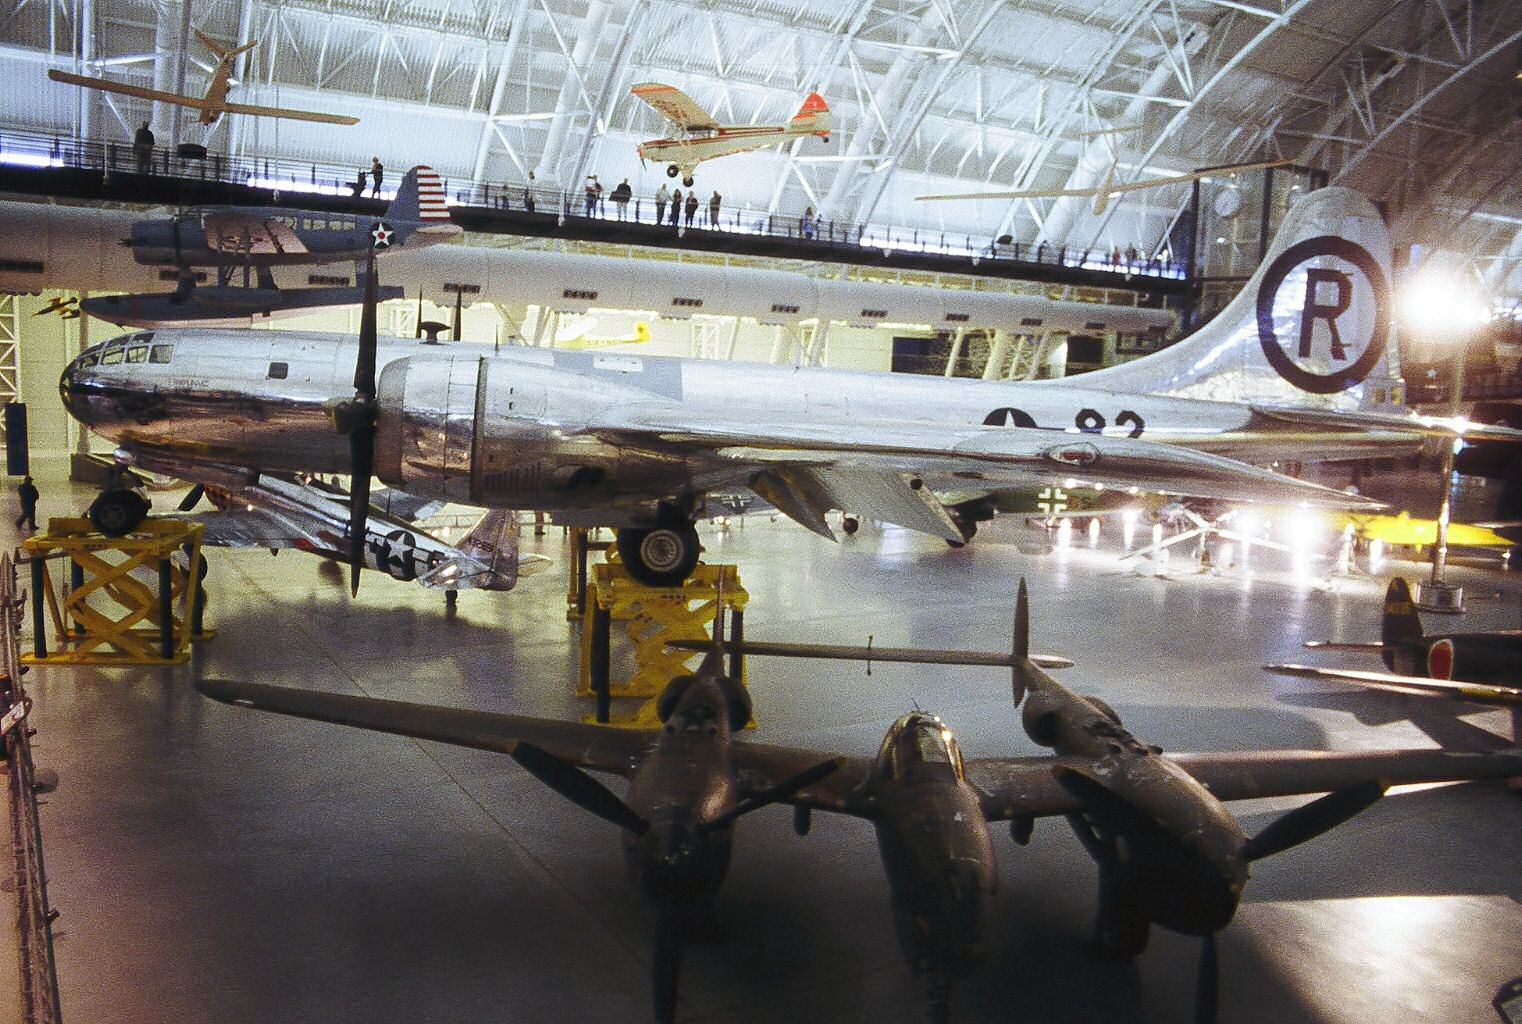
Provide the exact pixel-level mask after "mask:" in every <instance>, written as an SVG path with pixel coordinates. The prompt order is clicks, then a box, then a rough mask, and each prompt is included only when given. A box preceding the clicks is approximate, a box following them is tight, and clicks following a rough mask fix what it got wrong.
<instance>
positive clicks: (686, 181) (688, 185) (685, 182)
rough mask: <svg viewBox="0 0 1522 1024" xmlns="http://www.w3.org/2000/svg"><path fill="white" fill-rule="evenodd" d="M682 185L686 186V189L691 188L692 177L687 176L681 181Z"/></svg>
mask: <svg viewBox="0 0 1522 1024" xmlns="http://www.w3.org/2000/svg"><path fill="white" fill-rule="evenodd" d="M682 184H683V185H686V186H687V187H688V188H691V187H692V175H690V174H689V175H688V176H687V177H685V178H683V179H682Z"/></svg>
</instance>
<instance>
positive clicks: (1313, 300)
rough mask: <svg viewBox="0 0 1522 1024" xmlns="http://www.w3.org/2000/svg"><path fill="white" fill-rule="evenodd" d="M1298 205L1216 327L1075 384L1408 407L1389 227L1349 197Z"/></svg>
mask: <svg viewBox="0 0 1522 1024" xmlns="http://www.w3.org/2000/svg"><path fill="white" fill-rule="evenodd" d="M1202 186H1203V188H1204V189H1205V190H1206V192H1207V194H1208V193H1209V190H1211V189H1214V188H1224V187H1226V186H1225V185H1222V184H1215V183H1209V182H1205V183H1202ZM1293 194H1294V195H1300V198H1299V200H1298V201H1296V202H1295V203H1294V205H1293V206H1291V207H1290V208H1289V210H1288V211H1287V212H1286V213H1285V215H1284V219H1283V221H1282V223H1281V224H1280V226H1279V231H1278V233H1277V234H1276V235H1275V236H1274V240H1273V242H1272V244H1270V246H1269V248H1268V252H1267V253H1266V254H1265V255H1264V259H1263V262H1262V264H1261V265H1260V266H1259V267H1258V269H1257V270H1256V271H1255V272H1254V273H1253V275H1252V276H1251V277H1250V278H1249V279H1248V280H1247V283H1246V285H1245V286H1244V287H1243V289H1242V291H1241V292H1239V293H1238V294H1237V295H1236V296H1235V297H1234V298H1232V300H1231V301H1230V302H1228V303H1227V304H1226V306H1225V308H1224V309H1222V310H1221V312H1220V313H1219V314H1217V315H1216V317H1215V318H1214V319H1212V320H1211V321H1210V322H1209V323H1207V324H1205V325H1204V326H1202V327H1201V328H1199V330H1197V331H1195V332H1194V333H1193V334H1191V335H1190V336H1189V337H1187V338H1185V339H1183V340H1182V341H1180V342H1178V343H1177V344H1175V345H1173V346H1171V347H1169V348H1166V349H1164V350H1162V351H1161V352H1156V353H1154V354H1152V355H1149V356H1143V357H1142V358H1140V359H1136V360H1132V361H1131V362H1128V363H1124V364H1122V365H1120V366H1112V367H1109V368H1107V369H1103V370H1096V371H1094V372H1093V373H1085V374H1080V375H1077V376H1074V377H1069V378H1065V381H1066V382H1068V383H1071V384H1073V385H1074V386H1077V387H1084V388H1091V387H1092V388H1100V389H1107V390H1114V391H1130V392H1137V393H1145V394H1155V395H1171V396H1178V397H1188V398H1205V399H1215V400H1219V401H1229V402H1239V403H1245V404H1251V405H1258V406H1266V407H1309V408H1315V409H1335V410H1338V411H1343V412H1350V411H1359V412H1393V411H1395V410H1396V409H1397V408H1398V407H1400V406H1401V405H1402V404H1403V402H1404V394H1403V386H1402V384H1401V380H1400V367H1399V363H1398V360H1397V356H1396V346H1395V344H1394V339H1393V337H1392V329H1391V322H1392V314H1393V310H1392V299H1391V291H1390V266H1391V253H1392V250H1391V245H1390V236H1389V232H1388V230H1387V229H1386V226H1385V223H1384V220H1383V218H1382V217H1381V216H1380V213H1379V211H1378V210H1377V209H1376V208H1375V206H1374V204H1373V203H1372V202H1370V201H1369V199H1368V198H1367V197H1365V196H1363V195H1362V194H1360V193H1358V192H1354V191H1352V190H1350V189H1346V188H1323V189H1319V190H1317V191H1314V192H1311V193H1309V194H1303V195H1302V194H1300V193H1298V192H1297V193H1293ZM1054 383H1055V382H1054Z"/></svg>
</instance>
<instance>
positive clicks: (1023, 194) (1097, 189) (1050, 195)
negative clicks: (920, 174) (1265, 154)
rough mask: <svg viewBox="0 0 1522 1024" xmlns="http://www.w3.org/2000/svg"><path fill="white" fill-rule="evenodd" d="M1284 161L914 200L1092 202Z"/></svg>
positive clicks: (1283, 162)
mask: <svg viewBox="0 0 1522 1024" xmlns="http://www.w3.org/2000/svg"><path fill="white" fill-rule="evenodd" d="M1289 162H1290V161H1288V160H1265V161H1262V162H1260V163H1252V164H1231V165H1229V166H1226V167H1217V168H1214V169H1212V170H1202V171H1193V172H1191V173H1189V174H1175V175H1173V176H1171V177H1167V178H1148V179H1147V180H1146V181H1128V182H1126V183H1125V184H1121V185H1116V184H1112V183H1109V182H1106V183H1105V184H1102V185H1095V186H1093V187H1091V188H1052V189H1037V190H1026V191H1019V192H952V193H948V194H946V195H938V196H915V197H914V198H915V199H918V200H922V201H929V200H938V199H1058V198H1061V197H1064V196H1071V197H1073V198H1092V197H1093V196H1097V195H1101V194H1103V195H1111V196H1113V195H1120V194H1121V193H1123V192H1140V191H1141V190H1143V189H1148V188H1162V187H1163V186H1164V185H1182V184H1185V183H1187V182H1191V181H1198V180H1200V179H1201V178H1206V177H1209V176H1210V175H1212V174H1238V173H1241V172H1244V171H1261V170H1263V169H1264V168H1267V167H1281V166H1283V165H1284V164H1287V163H1289Z"/></svg>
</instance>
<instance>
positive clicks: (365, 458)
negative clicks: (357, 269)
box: [333, 232, 380, 595]
mask: <svg viewBox="0 0 1522 1024" xmlns="http://www.w3.org/2000/svg"><path fill="white" fill-rule="evenodd" d="M376 233H377V234H378V232H376ZM379 244H380V242H379V240H378V239H377V242H376V245H379ZM375 249H376V246H375V245H372V246H371V247H370V248H369V249H368V250H367V251H366V255H365V304H364V308H363V311H362V312H361V314H360V319H359V356H358V358H356V360H355V365H354V397H353V398H352V399H350V400H349V401H347V402H340V403H339V405H338V407H337V408H336V409H335V410H334V415H333V422H334V425H335V426H336V427H337V428H338V432H339V433H341V434H347V435H349V467H350V469H349V472H350V477H351V479H350V481H349V567H350V568H349V572H350V576H349V592H350V593H351V594H354V595H357V594H358V593H359V573H360V570H361V569H363V568H364V565H365V524H366V521H367V519H368V517H369V512H370V476H371V474H372V473H373V472H374V471H375V412H376V405H375V349H376V340H375V307H376V304H377V301H378V300H377V288H376V280H375Z"/></svg>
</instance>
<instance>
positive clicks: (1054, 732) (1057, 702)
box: [1020, 690, 1067, 747]
mask: <svg viewBox="0 0 1522 1024" xmlns="http://www.w3.org/2000/svg"><path fill="white" fill-rule="evenodd" d="M1066 709H1067V702H1066V701H1064V700H1062V699H1061V698H1059V697H1057V696H1056V695H1055V694H1052V693H1048V692H1046V691H1044V690H1031V691H1029V692H1028V693H1027V694H1026V697H1025V703H1024V704H1022V705H1021V707H1020V724H1021V725H1023V726H1025V734H1026V735H1027V736H1029V737H1030V738H1031V739H1033V740H1035V741H1036V742H1037V743H1039V744H1041V745H1042V746H1043V747H1050V746H1055V745H1056V743H1057V740H1058V738H1059V737H1060V736H1061V735H1062V731H1063V714H1064V712H1065V711H1066Z"/></svg>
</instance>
